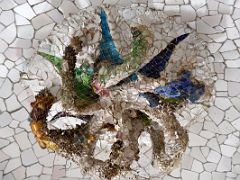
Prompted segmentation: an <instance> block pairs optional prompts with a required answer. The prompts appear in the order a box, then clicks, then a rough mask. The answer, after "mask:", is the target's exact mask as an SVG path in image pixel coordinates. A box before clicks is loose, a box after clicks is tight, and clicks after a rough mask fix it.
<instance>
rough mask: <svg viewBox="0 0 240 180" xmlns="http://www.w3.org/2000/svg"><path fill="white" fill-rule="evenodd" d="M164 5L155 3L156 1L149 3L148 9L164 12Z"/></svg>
mask: <svg viewBox="0 0 240 180" xmlns="http://www.w3.org/2000/svg"><path fill="white" fill-rule="evenodd" d="M164 5H165V4H164V3H160V2H155V1H148V7H149V8H153V9H156V10H163V8H164Z"/></svg>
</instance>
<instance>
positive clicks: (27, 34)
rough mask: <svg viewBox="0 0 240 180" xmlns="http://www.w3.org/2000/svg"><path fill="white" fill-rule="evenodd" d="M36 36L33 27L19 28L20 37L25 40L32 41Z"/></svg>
mask: <svg viewBox="0 0 240 180" xmlns="http://www.w3.org/2000/svg"><path fill="white" fill-rule="evenodd" d="M33 34H34V29H33V27H32V25H26V26H19V27H18V37H20V38H23V39H32V38H33Z"/></svg>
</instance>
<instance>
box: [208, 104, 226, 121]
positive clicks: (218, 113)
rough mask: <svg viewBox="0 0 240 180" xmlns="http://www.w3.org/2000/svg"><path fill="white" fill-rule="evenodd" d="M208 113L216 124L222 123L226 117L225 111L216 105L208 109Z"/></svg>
mask: <svg viewBox="0 0 240 180" xmlns="http://www.w3.org/2000/svg"><path fill="white" fill-rule="evenodd" d="M208 113H209V114H208V115H209V117H210V118H211V119H212V120H213V121H214V122H215V123H216V124H220V122H221V121H222V120H223V118H224V112H223V111H222V110H220V109H218V108H216V107H215V106H212V107H210V108H209V109H208Z"/></svg>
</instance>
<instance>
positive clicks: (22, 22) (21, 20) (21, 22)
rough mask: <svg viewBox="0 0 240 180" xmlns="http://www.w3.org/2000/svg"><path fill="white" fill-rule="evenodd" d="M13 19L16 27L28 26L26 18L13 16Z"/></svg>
mask: <svg viewBox="0 0 240 180" xmlns="http://www.w3.org/2000/svg"><path fill="white" fill-rule="evenodd" d="M15 19H16V25H26V24H30V22H29V20H27V19H26V18H24V17H22V16H20V15H18V14H15Z"/></svg>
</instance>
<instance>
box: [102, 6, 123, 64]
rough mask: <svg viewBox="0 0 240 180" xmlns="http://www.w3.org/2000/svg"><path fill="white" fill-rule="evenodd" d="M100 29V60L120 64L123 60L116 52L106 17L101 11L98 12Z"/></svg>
mask: <svg viewBox="0 0 240 180" xmlns="http://www.w3.org/2000/svg"><path fill="white" fill-rule="evenodd" d="M99 16H100V19H101V28H102V40H101V42H100V55H99V59H100V60H108V61H110V62H111V63H112V64H122V63H123V59H122V58H121V55H120V53H119V52H118V50H117V48H116V46H115V44H114V42H113V39H112V35H111V33H110V29H109V26H108V22H107V15H106V13H105V11H104V10H103V9H101V11H100V14H99Z"/></svg>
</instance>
